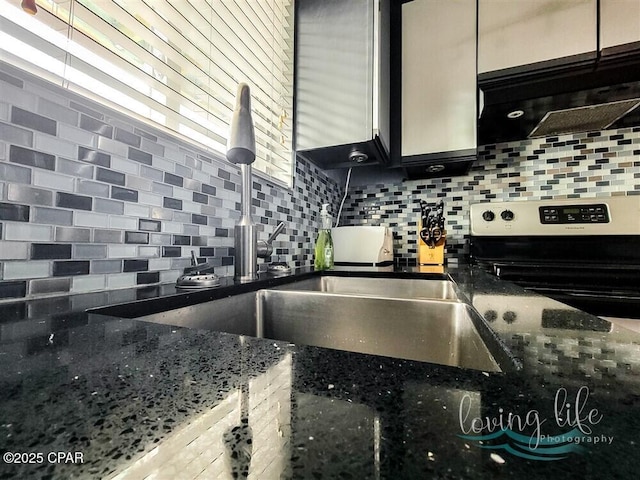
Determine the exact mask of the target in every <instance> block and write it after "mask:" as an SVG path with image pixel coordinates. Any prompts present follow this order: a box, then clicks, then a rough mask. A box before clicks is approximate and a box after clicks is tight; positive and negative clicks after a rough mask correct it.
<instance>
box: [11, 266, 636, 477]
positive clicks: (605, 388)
mask: <svg viewBox="0 0 640 480" xmlns="http://www.w3.org/2000/svg"><path fill="white" fill-rule="evenodd" d="M345 274H348V273H345ZM396 274H397V275H400V276H402V275H404V276H415V275H418V274H417V273H415V271H414V269H405V270H404V271H399V272H397V273H396ZM447 274H448V275H451V277H452V278H453V279H454V280H455V281H456V283H457V286H458V289H459V291H460V292H461V294H462V297H463V299H464V300H466V301H467V302H469V303H470V304H472V305H473V306H474V307H475V308H476V310H477V311H478V312H479V313H480V314H481V315H482V316H483V317H484V319H485V320H486V322H487V323H488V324H489V325H490V326H491V328H492V330H493V331H494V332H495V333H496V334H497V335H498V336H499V338H500V340H501V341H502V342H503V343H504V344H505V345H506V347H507V348H508V349H509V350H510V352H511V353H512V355H513V356H514V358H515V360H516V364H517V365H519V366H520V368H509V369H506V371H505V372H503V373H490V372H483V371H479V370H467V369H460V368H455V367H448V366H440V365H435V364H429V363H421V362H416V361H408V360H398V359H394V358H387V357H380V356H374V355H365V354H356V353H349V352H344V351H338V350H330V349H323V348H317V347H310V346H304V345H294V344H290V343H287V342H279V341H273V340H268V339H259V338H253V337H248V336H239V335H233V334H229V333H222V332H214V331H207V330H200V329H190V328H184V327H178V326H175V325H165V324H157V323H150V322H144V321H139V320H135V319H130V318H123V317H122V316H120V317H116V316H113V315H111V316H105V315H94V314H88V313H86V310H87V309H89V308H94V307H101V306H105V305H114V304H121V303H125V302H131V301H138V304H137V305H138V306H139V305H143V306H145V307H149V308H160V309H163V308H166V306H167V305H171V306H180V305H183V304H185V305H186V304H189V303H193V302H204V301H208V300H211V299H216V298H223V297H226V296H228V295H231V294H235V293H242V292H247V291H249V290H250V289H256V288H262V287H271V286H274V285H277V284H279V283H282V282H286V281H288V279H286V278H267V279H265V280H262V281H260V282H259V283H257V284H250V285H247V284H245V285H235V284H233V282H231V281H227V282H226V284H225V285H223V287H222V288H218V289H212V290H207V291H199V292H192V293H180V292H177V291H176V289H175V287H174V286H172V285H166V286H162V287H154V288H146V289H139V290H126V291H112V292H105V293H100V294H89V295H76V296H69V297H59V298H51V299H43V300H34V301H28V302H13V303H4V304H0V365H1V366H2V368H1V369H0V452H1V453H2V454H3V455H4V454H7V453H9V454H10V455H9V457H4V458H3V461H2V462H0V479H4V478H20V479H22V478H30V479H32V478H56V479H57V478H60V479H67V478H82V479H85V478H123V479H124V478H130V479H143V478H167V479H192V478H193V479H195V478H198V479H209V478H233V476H232V472H235V473H236V474H238V475H240V476H242V473H243V472H245V473H248V475H249V477H250V478H258V479H271V478H314V479H317V478H331V479H333V478H357V479H365V478H372V479H377V478H389V479H413V478H420V479H423V478H438V479H440V478H443V479H444V478H469V479H471V478H545V479H549V478H576V479H577V478H580V479H602V478H618V479H626V478H629V479H631V478H636V477H637V472H636V470H637V461H636V460H635V454H636V451H635V449H636V441H637V440H636V434H637V432H638V431H640V415H639V414H640V333H637V332H635V331H633V329H635V324H633V323H631V324H628V325H626V326H627V327H629V326H630V327H631V329H628V328H625V327H624V326H621V325H619V324H616V323H610V322H608V321H605V320H602V319H598V318H596V317H592V316H590V315H587V314H584V313H582V312H580V311H578V310H576V309H573V308H571V307H568V306H565V305H563V304H560V303H558V302H556V301H554V300H551V299H548V298H546V297H542V296H538V295H535V294H530V293H527V292H525V291H524V290H522V289H521V288H519V287H517V286H515V285H513V284H510V283H507V282H504V281H501V280H498V279H496V278H495V277H492V276H490V275H488V274H486V273H485V272H483V271H481V270H479V269H476V268H470V267H461V268H457V269H449V270H448V272H447ZM312 275H315V274H314V273H312V272H307V271H304V272H297V277H296V278H298V277H305V276H312ZM145 299H147V301H146V303H145ZM158 305H160V307H158ZM153 306H155V307H153ZM119 308H121V309H124V310H122V311H126V310H129V309H131V311H133V310H135V309H134V308H133V307H131V306H126V307H119ZM136 308H140V307H136ZM129 316H131V315H129ZM567 404H569V407H567ZM501 426H503V427H505V428H506V427H507V426H509V427H511V428H510V430H509V431H504V432H501V431H500V427H501ZM474 429H475V431H474ZM581 430H582V431H581ZM583 432H590V434H586V433H583ZM492 433H493V435H491V434H492ZM465 435H466V437H464V436H465ZM562 435H564V438H561V436H562ZM480 436H484V438H483V439H480V438H478V437H480ZM493 437H495V438H493ZM575 439H580V441H581V442H582V443H581V444H580V445H576V443H575ZM570 440H571V441H570ZM58 452H62V453H61V454H58ZM16 454H22V455H16ZM6 460H9V463H7V461H6Z"/></svg>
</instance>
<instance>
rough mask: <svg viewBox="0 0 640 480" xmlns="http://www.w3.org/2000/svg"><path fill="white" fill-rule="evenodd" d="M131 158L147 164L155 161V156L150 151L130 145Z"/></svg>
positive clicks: (129, 155) (128, 156)
mask: <svg viewBox="0 0 640 480" xmlns="http://www.w3.org/2000/svg"><path fill="white" fill-rule="evenodd" d="M127 158H129V160H133V161H136V162H140V163H144V164H145V165H151V164H152V163H153V157H152V155H151V154H150V153H147V152H143V151H142V150H139V149H137V148H133V147H129V154H128V155H127Z"/></svg>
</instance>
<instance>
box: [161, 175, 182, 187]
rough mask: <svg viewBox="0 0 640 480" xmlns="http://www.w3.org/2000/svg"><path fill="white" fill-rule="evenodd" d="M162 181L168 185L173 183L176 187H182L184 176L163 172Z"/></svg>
mask: <svg viewBox="0 0 640 480" xmlns="http://www.w3.org/2000/svg"><path fill="white" fill-rule="evenodd" d="M164 183H168V184H169V185H174V186H176V187H182V186H183V184H184V178H182V177H180V176H179V175H174V174H172V173H169V172H164Z"/></svg>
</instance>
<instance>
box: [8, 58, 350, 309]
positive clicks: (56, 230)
mask: <svg viewBox="0 0 640 480" xmlns="http://www.w3.org/2000/svg"><path fill="white" fill-rule="evenodd" d="M341 188H343V187H341V186H338V185H337V184H336V183H335V181H333V180H332V179H331V178H329V177H327V176H326V175H325V174H324V173H323V172H322V171H320V170H319V169H317V168H316V167H315V166H313V165H310V164H308V163H305V162H303V161H298V163H297V167H296V177H295V181H294V186H293V189H292V190H288V189H285V188H282V187H280V186H277V185H272V184H270V183H269V182H268V181H266V180H264V179H262V178H260V177H258V176H254V181H253V195H252V198H253V200H252V214H253V219H254V221H255V222H256V223H257V224H258V229H259V238H260V239H262V240H266V239H267V238H268V236H269V234H270V233H271V232H272V231H273V229H274V228H275V226H276V225H277V224H278V223H279V222H280V221H284V222H286V224H287V227H286V230H285V231H284V232H283V233H281V234H280V236H279V237H278V239H277V240H276V241H275V242H274V255H273V256H272V259H273V260H279V261H286V262H288V263H289V264H290V265H292V266H303V265H310V264H311V263H312V260H313V244H314V240H315V237H316V231H317V227H318V223H319V211H320V206H321V204H322V203H330V204H332V205H334V208H336V207H337V205H339V201H340V200H341V196H342V195H343V193H344V192H343V191H342V190H341ZM239 202H240V174H239V170H238V169H237V168H236V167H235V166H234V165H232V164H230V163H229V162H227V161H226V160H224V159H221V158H217V157H215V156H213V155H212V154H210V153H207V152H206V151H204V150H199V149H198V148H196V147H194V146H193V145H190V144H187V143H185V142H182V141H180V140H178V139H176V138H173V137H171V136H169V135H166V134H164V133H162V132H160V131H156V130H155V129H153V128H152V127H149V126H148V125H146V124H144V123H141V122H138V121H136V120H134V119H132V118H129V117H127V116H125V115H122V114H119V113H117V112H115V111H111V110H110V109H107V108H105V107H102V106H100V105H98V104H96V103H94V102H92V101H89V100H87V99H84V98H83V97H80V96H78V95H76V94H73V93H70V92H68V91H66V90H63V89H61V88H59V87H57V86H54V85H51V84H48V83H45V82H43V81H41V80H40V79H37V78H35V77H33V76H31V75H29V74H26V73H24V72H21V71H19V70H17V69H14V68H13V67H10V66H8V65H5V64H2V63H0V301H8V300H10V299H15V298H30V297H37V296H44V295H59V294H65V293H80V292H89V291H99V290H105V289H118V288H130V287H136V286H144V285H152V284H158V283H168V282H175V280H176V279H177V278H178V276H179V275H180V274H181V273H182V270H183V268H184V267H186V266H188V265H189V263H190V256H191V252H192V251H194V252H195V254H196V256H197V257H198V259H199V260H200V261H212V262H214V263H215V265H216V273H217V274H219V275H222V276H225V275H233V254H234V252H233V228H234V225H235V223H236V221H237V219H238V218H239V217H240V204H239ZM261 262H262V260H261Z"/></svg>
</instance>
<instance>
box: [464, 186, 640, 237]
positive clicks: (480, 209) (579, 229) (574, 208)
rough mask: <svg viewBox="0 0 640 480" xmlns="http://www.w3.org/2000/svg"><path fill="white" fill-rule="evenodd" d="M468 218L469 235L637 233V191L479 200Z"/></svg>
mask: <svg viewBox="0 0 640 480" xmlns="http://www.w3.org/2000/svg"><path fill="white" fill-rule="evenodd" d="M469 220H470V222H469V223H470V225H469V226H470V230H471V235H472V236H495V237H497V236H523V235H524V236H528V235H551V236H558V235H569V236H571V235H637V236H640V195H615V196H613V195H612V196H610V197H591V198H557V199H553V198H549V199H540V200H530V199H525V198H522V199H520V200H514V201H493V200H491V201H481V202H478V203H472V204H471V205H470V206H469Z"/></svg>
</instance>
